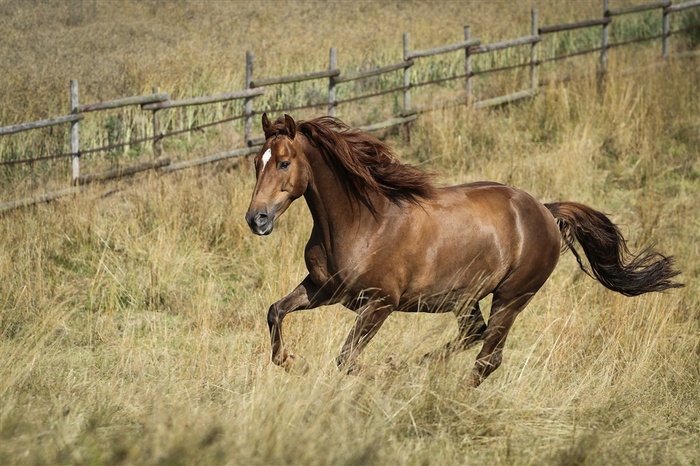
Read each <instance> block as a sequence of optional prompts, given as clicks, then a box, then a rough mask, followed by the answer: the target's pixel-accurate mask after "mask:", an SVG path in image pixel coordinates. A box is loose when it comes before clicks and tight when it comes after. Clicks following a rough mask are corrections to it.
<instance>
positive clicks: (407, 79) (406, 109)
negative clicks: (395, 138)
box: [402, 32, 414, 142]
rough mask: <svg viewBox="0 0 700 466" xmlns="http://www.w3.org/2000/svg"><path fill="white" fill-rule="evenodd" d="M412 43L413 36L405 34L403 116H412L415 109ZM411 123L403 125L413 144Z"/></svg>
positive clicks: (405, 135)
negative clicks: (412, 94) (412, 104)
mask: <svg viewBox="0 0 700 466" xmlns="http://www.w3.org/2000/svg"><path fill="white" fill-rule="evenodd" d="M410 42H411V35H410V33H408V32H404V33H403V61H404V62H405V63H406V65H405V66H404V69H403V115H402V116H408V115H411V114H412V113H414V112H413V109H412V107H411V66H412V65H413V61H412V60H411V57H410V55H409V54H410V48H411V47H410ZM409 124H410V123H404V124H403V131H404V138H405V139H406V142H411V127H410V126H409Z"/></svg>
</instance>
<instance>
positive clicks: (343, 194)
mask: <svg viewBox="0 0 700 466" xmlns="http://www.w3.org/2000/svg"><path fill="white" fill-rule="evenodd" d="M305 152H306V154H307V159H308V163H309V167H310V170H311V177H312V180H311V182H310V183H309V188H308V189H307V192H306V193H305V194H304V197H305V199H306V203H307V205H308V206H309V210H310V211H311V215H312V217H313V220H314V229H315V230H316V233H317V234H319V235H320V236H321V237H322V238H323V242H324V244H325V245H326V247H329V248H332V247H333V245H334V244H335V243H337V242H343V241H345V240H346V235H354V234H356V233H357V232H358V229H359V227H360V226H361V224H362V223H363V222H366V221H375V220H376V219H375V218H374V216H373V214H372V213H371V212H370V210H369V209H368V208H367V206H365V205H364V204H363V203H362V202H360V201H359V200H358V199H355V198H353V197H352V196H351V195H349V194H348V192H347V191H346V189H345V184H344V181H343V180H340V179H338V176H337V174H336V172H335V171H334V170H333V169H332V168H331V167H330V166H329V165H328V164H327V162H326V160H325V158H324V157H323V156H322V155H321V154H320V153H319V151H318V150H317V149H316V148H315V147H313V146H310V145H309V147H308V148H307V150H306V151H305ZM378 202H381V201H379V200H378Z"/></svg>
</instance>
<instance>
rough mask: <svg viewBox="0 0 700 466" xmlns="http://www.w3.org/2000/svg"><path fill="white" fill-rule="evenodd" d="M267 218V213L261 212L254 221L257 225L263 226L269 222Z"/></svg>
mask: <svg viewBox="0 0 700 466" xmlns="http://www.w3.org/2000/svg"><path fill="white" fill-rule="evenodd" d="M267 218H268V217H267V214H264V213H262V212H261V213H258V214H256V215H255V217H254V218H253V221H254V222H255V224H256V225H257V226H259V227H261V226H264V225H266V224H267Z"/></svg>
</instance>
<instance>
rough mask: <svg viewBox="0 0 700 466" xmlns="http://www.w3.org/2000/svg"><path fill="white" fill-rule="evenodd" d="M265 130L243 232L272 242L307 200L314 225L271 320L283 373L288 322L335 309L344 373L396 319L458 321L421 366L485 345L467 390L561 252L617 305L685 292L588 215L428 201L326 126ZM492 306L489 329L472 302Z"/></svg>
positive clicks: (369, 143) (513, 202)
mask: <svg viewBox="0 0 700 466" xmlns="http://www.w3.org/2000/svg"><path fill="white" fill-rule="evenodd" d="M262 128H263V131H264V134H265V142H264V144H263V146H262V148H261V149H260V151H259V153H258V154H257V155H256V156H255V157H254V165H255V177H256V182H255V187H254V189H253V193H252V198H251V201H250V206H249V208H248V211H247V213H246V214H245V219H246V222H247V223H248V225H249V227H250V229H251V230H252V232H253V233H255V234H256V235H269V234H270V233H272V231H273V228H274V225H275V222H276V221H277V219H278V218H279V217H280V216H281V215H282V214H283V213H284V212H285V211H286V210H287V208H288V207H289V205H290V204H291V203H292V202H293V201H294V200H296V199H298V198H300V197H302V196H303V197H304V199H305V200H306V204H307V206H308V209H309V211H310V213H311V217H312V219H313V228H312V230H311V236H310V238H309V240H308V243H307V244H306V248H305V256H304V257H305V262H306V268H307V270H308V274H307V275H306V277H305V278H304V279H303V280H302V281H301V283H300V284H299V285H298V286H297V287H296V288H295V289H294V290H293V291H292V292H291V293H289V294H288V295H287V296H285V297H283V298H282V299H280V300H279V301H277V302H275V303H274V304H272V305H271V306H270V308H269V310H268V313H267V323H268V327H269V331H270V339H271V347H272V361H273V362H274V363H275V364H276V365H278V366H282V367H284V368H286V369H290V368H291V366H292V364H293V362H294V359H295V355H294V354H293V353H292V352H290V351H289V350H288V349H287V348H286V347H285V344H284V340H283V337H282V321H283V320H284V318H285V316H286V315H288V314H289V313H291V312H295V311H298V310H302V309H313V308H317V307H319V306H323V305H330V304H336V303H341V304H342V305H344V306H345V307H347V308H348V309H350V310H352V311H354V312H355V313H356V314H357V316H356V319H355V323H354V326H353V328H352V329H351V330H350V332H349V334H348V336H347V339H346V341H345V343H344V345H343V347H342V350H341V352H340V355H339V356H338V357H337V359H336V363H337V365H338V367H339V368H340V369H341V370H345V371H347V372H353V371H354V370H355V369H356V365H355V363H356V360H357V357H358V355H359V354H360V353H361V352H362V350H363V349H364V348H365V347H366V346H367V344H368V343H369V342H370V340H371V339H372V337H374V335H375V334H376V333H377V331H378V330H379V328H380V327H381V326H382V324H383V322H384V321H385V320H386V318H387V317H388V316H389V315H390V314H391V313H392V312H394V311H402V312H430V313H437V312H453V313H454V314H455V315H456V317H457V322H458V335H457V337H456V338H455V339H454V340H452V341H450V342H448V343H447V344H445V345H444V346H443V347H442V348H439V349H437V350H434V351H432V352H430V353H428V354H427V355H426V356H425V358H427V359H430V360H434V359H438V358H444V357H447V356H448V355H450V354H453V353H455V352H457V351H461V350H464V349H467V348H469V347H471V346H472V345H475V344H477V343H478V342H480V341H482V342H483V344H482V347H481V350H480V351H479V353H478V355H477V358H476V362H475V364H474V367H473V369H472V372H471V374H470V376H469V380H468V382H467V383H468V384H469V386H471V387H476V386H478V385H479V384H481V383H482V382H483V380H484V379H485V378H486V377H488V376H489V375H490V374H491V373H492V372H493V371H494V370H496V369H497V368H498V367H499V366H500V364H501V361H502V357H503V348H504V345H505V342H506V338H507V337H508V332H509V331H510V329H511V326H512V325H513V322H514V321H515V318H516V317H517V316H518V314H520V312H521V311H522V310H523V309H524V308H525V306H526V305H527V304H528V303H529V302H530V300H531V299H532V297H533V296H534V295H535V293H537V291H538V290H539V289H540V288H541V287H542V285H543V284H544V283H545V281H546V280H547V278H548V277H549V276H550V274H551V273H552V271H553V270H554V268H555V266H556V265H557V262H558V260H559V257H560V255H561V254H563V253H564V252H565V251H566V250H567V249H568V250H570V251H571V252H572V253H573V254H574V256H575V257H576V260H577V261H578V265H579V266H580V268H581V269H582V270H583V271H584V272H586V273H587V274H589V275H591V276H592V277H594V278H596V279H597V280H598V281H599V282H600V283H602V284H603V285H604V286H605V287H607V288H609V289H611V290H613V291H616V292H618V293H621V294H623V295H626V296H637V295H640V294H643V293H648V292H655V291H663V290H667V289H671V288H677V287H681V286H683V285H682V284H681V283H677V282H675V281H674V280H673V278H674V277H675V276H677V275H679V274H680V271H678V270H674V268H673V264H674V262H673V257H672V256H664V255H662V254H660V253H658V252H654V251H652V250H650V249H648V248H647V249H644V250H642V251H641V252H639V253H637V254H632V253H630V251H629V250H628V248H627V245H626V240H625V238H624V237H623V236H622V234H621V233H620V230H619V228H618V227H617V226H616V225H615V224H614V223H613V222H612V221H611V220H610V219H609V218H608V217H607V216H606V215H604V214H603V213H601V212H598V211H596V210H594V209H592V208H590V207H588V206H586V205H583V204H580V203H576V202H554V203H550V204H543V203H541V202H540V201H538V200H537V199H535V198H534V197H533V196H531V195H530V194H528V193H526V192H525V191H522V190H520V189H516V188H514V187H509V186H506V185H503V184H500V183H496V182H488V181H481V182H474V183H468V184H463V185H459V186H448V187H436V185H435V183H434V175H433V174H429V173H427V172H425V171H423V170H422V169H420V168H418V167H416V166H413V165H410V164H405V163H402V162H400V161H399V159H398V158H397V156H396V155H395V153H394V151H393V150H392V149H391V147H390V146H389V145H388V144H386V143H384V142H382V141H380V140H379V139H378V138H376V137H374V136H372V135H371V134H369V133H367V132H365V131H361V130H359V129H353V128H351V127H349V126H348V125H346V124H344V123H343V122H342V121H341V120H339V119H336V118H333V117H326V116H324V117H319V118H315V119H310V120H308V121H299V122H298V123H297V122H295V121H294V119H293V118H292V117H290V116H289V115H284V117H280V118H278V119H277V120H276V121H275V122H274V123H273V122H271V121H270V119H269V118H268V117H267V115H266V114H263V115H262ZM575 242H577V243H578V244H579V245H580V247H581V249H582V250H583V253H584V254H585V256H586V258H587V262H588V266H586V265H585V264H584V262H583V260H582V258H581V254H580V253H579V252H578V251H577V249H576V245H575ZM489 294H491V295H492V304H491V313H490V316H489V319H488V323H487V322H486V321H485V319H484V317H483V315H482V313H481V310H480V308H479V301H481V300H482V299H483V298H484V297H486V296H487V295H489Z"/></svg>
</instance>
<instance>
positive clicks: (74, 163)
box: [70, 79, 80, 186]
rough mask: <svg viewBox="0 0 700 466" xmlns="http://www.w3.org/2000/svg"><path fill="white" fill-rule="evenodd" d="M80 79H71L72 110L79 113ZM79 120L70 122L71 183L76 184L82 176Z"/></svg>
mask: <svg viewBox="0 0 700 466" xmlns="http://www.w3.org/2000/svg"><path fill="white" fill-rule="evenodd" d="M78 105H79V104H78V81H76V80H75V79H71V81H70V111H71V113H78ZM79 124H80V123H79V122H78V121H74V122H72V123H71V124H70V151H71V154H73V155H72V156H71V167H72V170H71V185H72V186H76V185H77V184H78V179H79V178H80V126H79Z"/></svg>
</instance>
